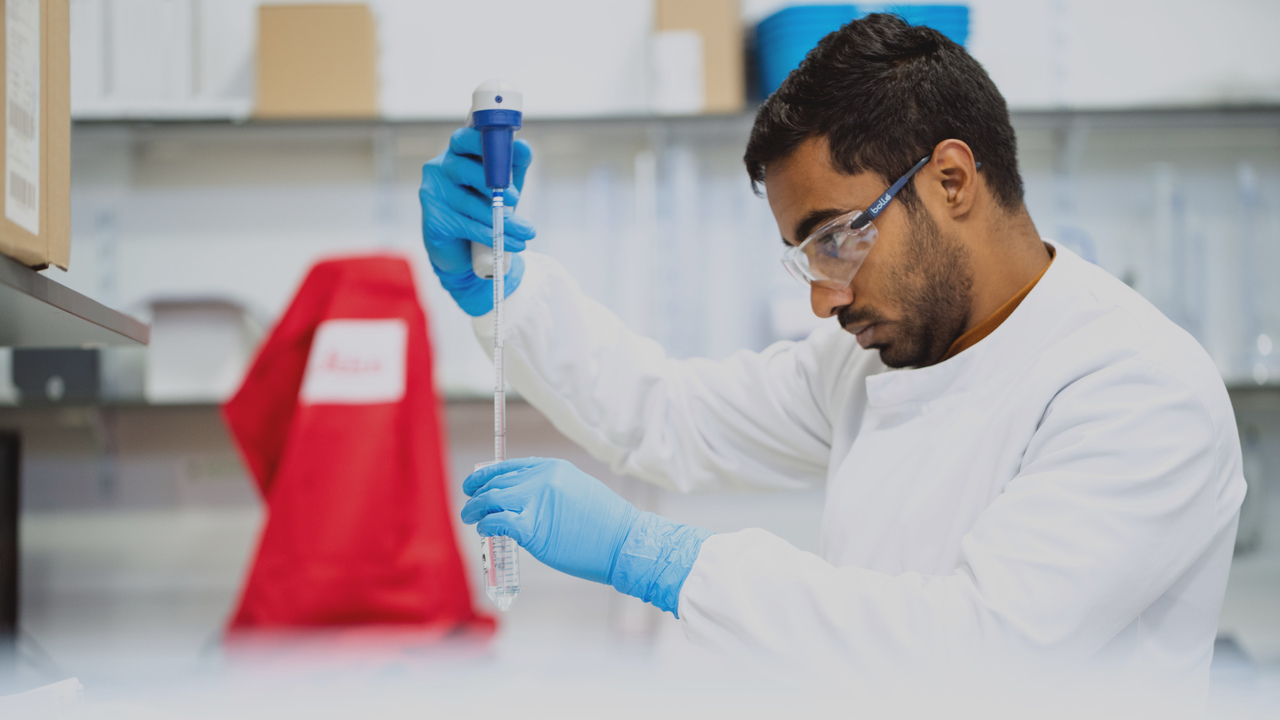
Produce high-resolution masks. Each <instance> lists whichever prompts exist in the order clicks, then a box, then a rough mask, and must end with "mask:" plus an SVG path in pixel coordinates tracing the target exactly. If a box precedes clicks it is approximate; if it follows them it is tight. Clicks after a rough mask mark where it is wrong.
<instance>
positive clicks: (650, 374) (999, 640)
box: [475, 247, 1245, 697]
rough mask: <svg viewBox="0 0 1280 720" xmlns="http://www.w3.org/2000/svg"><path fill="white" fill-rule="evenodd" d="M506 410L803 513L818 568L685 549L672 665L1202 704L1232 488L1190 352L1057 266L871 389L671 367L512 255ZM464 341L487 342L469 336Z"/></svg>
mask: <svg viewBox="0 0 1280 720" xmlns="http://www.w3.org/2000/svg"><path fill="white" fill-rule="evenodd" d="M526 260H527V263H528V265H527V272H526V274H525V278H524V281H523V285H522V286H521V287H520V288H519V289H518V291H517V292H515V293H514V294H513V295H512V296H511V298H510V299H509V301H508V303H507V306H506V308H507V310H506V311H507V321H508V322H507V333H508V334H507V346H506V347H507V350H506V352H507V356H506V361H507V368H508V373H509V380H510V383H511V385H512V386H513V387H514V388H516V389H518V390H519V391H520V393H521V394H522V395H523V396H524V397H525V398H527V399H528V401H529V402H530V403H532V404H533V405H534V406H535V407H537V408H538V409H539V410H541V411H542V412H543V413H545V414H546V416H547V417H548V418H550V420H551V421H552V422H553V423H554V424H555V426H556V427H557V428H559V429H560V430H561V431H562V432H563V433H565V434H566V435H567V436H568V437H570V438H571V439H573V440H574V441H576V442H577V443H579V444H581V445H582V446H583V447H584V448H586V449H587V450H588V451H590V452H591V453H592V454H593V455H594V456H596V457H598V458H600V459H601V460H603V461H605V462H607V463H609V465H610V466H611V467H612V468H613V470H614V471H616V472H618V473H623V474H627V475H632V476H635V477H639V478H643V479H646V480H649V481H652V482H654V483H657V484H659V485H662V486H666V487H669V488H674V489H677V490H681V491H702V490H722V489H736V490H752V489H763V490H789V489H802V488H811V487H815V486H821V487H825V488H826V505H825V509H824V513H823V519H822V528H821V548H820V551H819V553H818V554H817V555H814V554H812V553H808V552H804V551H801V550H799V549H797V548H795V547H794V546H792V545H790V544H788V543H787V542H785V541H783V540H782V539H780V538H778V537H776V536H774V535H772V534H770V533H769V532H766V531H764V530H759V529H748V530H742V531H740V532H733V533H723V534H717V535H714V536H713V537H711V538H710V539H708V540H707V541H706V543H705V544H704V545H703V547H702V551H701V554H700V556H699V558H698V560H697V562H696V563H695V564H694V566H693V569H692V571H691V572H690V574H689V576H688V579H687V580H686V582H685V584H684V587H683V590H682V592H681V595H680V602H679V607H678V614H679V617H680V620H681V622H682V623H683V624H684V629H685V633H686V635H687V636H688V637H689V638H690V639H691V640H692V641H694V642H695V643H698V644H700V645H703V646H709V647H712V648H719V649H726V650H731V651H742V650H749V651H750V650H756V651H764V652H765V654H768V655H771V656H774V657H781V658H789V659H795V660H800V661H804V662H808V663H813V662H818V663H822V664H827V665H828V666H829V664H830V663H837V664H840V665H842V666H848V667H850V668H853V669H855V670H863V671H870V670H871V669H875V668H880V669H883V668H885V667H893V666H900V667H902V668H904V669H905V668H911V667H915V668H920V667H924V666H925V665H926V664H929V663H935V662H947V661H949V660H955V659H957V658H959V659H964V658H978V657H989V658H1022V657H1040V658H1053V659H1054V660H1056V661H1065V662H1067V663H1080V664H1089V663H1092V664H1094V665H1097V666H1100V667H1102V668H1105V669H1106V670H1107V672H1112V671H1117V672H1127V673H1129V674H1130V676H1132V677H1137V678H1151V679H1153V680H1157V681H1161V680H1163V681H1169V682H1174V683H1177V684H1179V685H1180V686H1181V687H1182V689H1183V690H1187V689H1188V688H1189V687H1190V686H1188V685H1187V684H1186V683H1191V684H1192V686H1193V687H1190V691H1191V692H1192V694H1195V695H1198V696H1201V697H1202V696H1203V691H1204V689H1205V687H1207V685H1206V683H1207V679H1208V667H1209V661H1210V658H1211V656H1212V648H1213V641H1214V636H1215V632H1216V627H1217V621H1218V614H1219V611H1220V608H1221V604H1222V598H1223V593H1224V590H1225V586H1226V580H1227V571H1228V567H1229V564H1230V560H1231V554H1232V546H1233V543H1234V538H1235V532H1236V521H1237V518H1238V510H1239V507H1240V502H1241V500H1242V499H1243V497H1244V493H1245V483H1244V478H1243V476H1242V474H1241V460H1240V445H1239V440H1238V437H1237V434H1236V426H1235V420H1234V417H1233V414H1232V409H1231V405H1230V402H1229V400H1228V397H1227V393H1226V390H1225V388H1224V386H1223V383H1222V380H1221V379H1220V377H1219V375H1218V372H1217V370H1216V368H1215V366H1214V364H1213V362H1212V361H1211V360H1210V358H1209V357H1208V355H1207V354H1206V353H1205V352H1204V350H1203V349H1201V348H1200V346H1199V345H1198V344H1197V343H1196V342H1195V340H1194V339H1192V338H1191V337H1190V336H1189V335H1188V334H1186V333H1185V332H1183V331H1182V330H1181V329H1179V328H1178V327H1177V326H1175V325H1174V324H1173V323H1172V322H1170V321H1169V320H1168V319H1166V318H1165V317H1164V316H1163V315H1161V314H1160V313H1159V311H1157V310H1156V309H1155V308H1154V307H1153V306H1152V305H1150V304H1149V303H1148V302H1147V301H1146V300H1144V299H1143V298H1142V297H1141V296H1139V295H1138V294H1137V293H1135V292H1134V291H1133V290H1131V289H1130V288H1128V287H1126V286H1125V285H1124V284H1122V283H1120V282H1119V281H1117V280H1116V279H1114V278H1113V277H1111V276H1110V275H1108V274H1107V273H1105V272H1104V271H1102V270H1101V269H1099V268H1097V267H1095V266H1093V265H1091V264H1089V263H1087V262H1085V261H1083V260H1081V259H1080V258H1079V257H1078V256H1076V255H1074V254H1072V253H1071V252H1070V251H1069V250H1066V249H1064V248H1061V247H1059V248H1057V256H1056V259H1055V260H1054V262H1053V264H1052V265H1051V266H1050V268H1049V270H1048V272H1047V273H1046V274H1045V275H1044V277H1043V278H1042V279H1041V280H1040V282H1039V283H1038V284H1037V285H1036V286H1035V288H1034V289H1033V290H1032V291H1031V293H1030V294H1029V295H1028V296H1027V297H1026V299H1025V300H1024V301H1023V302H1022V304H1021V305H1020V306H1019V307H1018V308H1017V310H1016V311H1015V312H1014V313H1013V314H1012V316H1010V317H1009V318H1008V319H1007V320H1006V321H1005V322H1004V323H1003V324H1002V325H1000V326H999V327H998V328H997V329H996V330H995V331H994V332H993V333H992V334H991V335H990V336H988V337H987V338H985V339H984V340H982V341H981V342H979V343H978V344H977V345H975V346H974V347H971V348H969V349H968V350H965V351H964V352H962V353H960V354H959V355H957V356H956V357H953V358H951V359H949V360H947V361H945V362H942V363H939V364H938V365H935V366H932V367H927V368H922V369H911V370H889V369H887V368H886V367H885V366H884V365H883V364H882V363H881V362H880V360H879V355H878V353H876V352H875V351H866V350H863V349H861V348H860V347H859V346H858V345H857V343H856V341H855V340H854V338H853V336H852V335H850V334H848V333H846V332H844V331H843V330H842V329H841V328H839V327H838V326H836V324H835V323H834V322H832V324H831V325H830V326H829V327H827V328H825V329H821V330H818V331H816V332H814V333H813V334H812V335H811V336H810V337H809V338H807V339H805V340H803V341H800V342H780V343H776V344H774V345H772V346H771V347H769V348H767V349H766V350H764V351H763V352H758V353H756V352H739V353H737V354H735V355H733V356H732V357H730V358H729V359H728V360H725V361H723V362H712V361H709V360H700V359H695V360H684V361H677V360H672V359H669V358H667V357H665V355H664V353H663V351H662V348H661V347H659V346H658V345H657V344H656V343H655V342H653V341H651V340H649V339H646V338H643V337H640V336H638V335H636V334H634V333H631V332H629V331H628V330H627V329H626V328H624V327H623V325H622V324H621V322H620V321H619V320H618V319H617V318H616V317H615V316H614V315H613V314H612V313H610V312H609V311H608V310H606V309H605V308H604V307H603V306H601V305H600V304H598V303H596V302H594V301H592V300H591V299H589V298H587V297H585V296H584V295H583V294H582V293H581V291H580V290H579V289H578V287H577V285H576V284H575V283H574V282H573V280H572V279H571V278H570V277H569V276H568V275H567V274H566V273H565V271H564V270H563V269H562V268H561V267H560V266H559V265H558V264H557V263H555V262H554V261H553V260H551V259H549V258H546V257H543V256H538V255H537V254H534V253H527V254H526ZM475 330H476V333H477V337H478V338H479V339H480V340H481V342H482V344H487V343H488V342H489V340H490V339H491V337H492V336H491V334H490V322H489V318H488V316H486V317H484V318H477V319H476V322H475Z"/></svg>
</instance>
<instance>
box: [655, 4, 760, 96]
mask: <svg viewBox="0 0 1280 720" xmlns="http://www.w3.org/2000/svg"><path fill="white" fill-rule="evenodd" d="M655 29H656V30H657V31H658V32H659V33H661V32H667V31H676V30H694V31H697V32H698V34H699V35H701V36H702V69H703V74H704V78H703V87H704V88H705V93H706V103H705V104H704V106H703V112H706V113H735V112H741V111H742V109H743V108H744V107H746V104H747V89H746V73H745V69H744V67H743V66H744V55H745V51H744V49H743V40H742V38H743V33H742V12H741V10H740V9H739V6H738V0H658V2H657V18H656V23H655Z"/></svg>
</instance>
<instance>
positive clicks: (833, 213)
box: [782, 208, 850, 245]
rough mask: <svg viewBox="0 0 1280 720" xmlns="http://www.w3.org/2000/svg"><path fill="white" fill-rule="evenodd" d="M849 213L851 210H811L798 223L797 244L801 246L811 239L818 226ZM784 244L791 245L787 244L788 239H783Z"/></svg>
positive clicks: (796, 230)
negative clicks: (810, 234)
mask: <svg viewBox="0 0 1280 720" xmlns="http://www.w3.org/2000/svg"><path fill="white" fill-rule="evenodd" d="M847 212H850V209H849V208H823V209H820V210H810V211H809V214H807V215H805V216H804V217H803V218H801V219H800V222H798V223H796V229H795V235H794V237H795V238H796V243H795V244H796V245H799V244H800V243H802V242H804V241H805V240H806V239H807V238H808V237H809V233H811V232H813V229H814V228H816V227H818V225H820V224H822V223H824V222H826V221H828V220H830V219H831V218H833V217H837V216H839V215H843V214H845V213H847ZM782 242H783V244H784V245H790V244H791V243H788V242H787V239H786V238H783V239H782Z"/></svg>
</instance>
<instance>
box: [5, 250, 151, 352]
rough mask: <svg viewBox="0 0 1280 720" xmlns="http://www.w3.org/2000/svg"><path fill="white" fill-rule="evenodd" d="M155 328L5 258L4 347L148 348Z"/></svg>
mask: <svg viewBox="0 0 1280 720" xmlns="http://www.w3.org/2000/svg"><path fill="white" fill-rule="evenodd" d="M150 338H151V328H150V327H149V326H147V325H146V324H144V323H142V322H139V321H138V320H136V319H134V318H132V317H129V316H128V315H125V314H123V313H120V312H117V311H115V310H112V309H111V308H109V307H107V306H105V305H103V304H102V303H100V302H98V301H96V300H92V299H90V298H87V297H85V296H84V295H81V294H80V293H78V292H76V291H74V290H71V289H69V288H67V287H64V286H63V285H60V284H58V283H56V282H54V281H53V280H50V279H49V278H47V277H45V276H44V275H41V274H40V273H38V272H36V271H34V270H32V269H31V268H29V267H26V266H25V265H22V264H21V263H18V262H16V261H14V260H12V259H10V258H8V257H5V256H3V255H0V347H46V348H47V347H82V346H86V345H89V346H101V345H146V344H147V342H148V341H149V340H150Z"/></svg>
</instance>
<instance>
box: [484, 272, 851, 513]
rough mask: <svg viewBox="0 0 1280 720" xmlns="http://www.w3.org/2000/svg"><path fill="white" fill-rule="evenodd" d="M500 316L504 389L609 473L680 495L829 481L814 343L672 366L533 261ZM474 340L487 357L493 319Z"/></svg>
mask: <svg viewBox="0 0 1280 720" xmlns="http://www.w3.org/2000/svg"><path fill="white" fill-rule="evenodd" d="M505 313H506V315H505V317H504V319H503V324H504V326H505V327H506V352H505V362H506V371H507V378H508V382H509V383H510V385H511V386H512V387H513V388H515V389H516V390H518V391H519V393H520V395H521V396H522V397H524V398H525V399H526V400H528V401H529V402H530V403H531V404H532V405H533V406H534V407H536V408H538V410H540V411H541V412H542V413H543V414H544V415H546V416H547V418H549V419H550V420H551V422H552V424H554V425H555V427H556V428H557V429H558V430H560V431H561V432H562V433H564V434H565V435H566V436H568V437H569V438H570V439H572V440H573V441H574V442H576V443H578V444H579V445H581V446H582V447H583V448H585V449H586V450H587V451H588V452H589V453H591V454H592V455H593V456H594V457H596V458H597V459H599V460H601V461H603V462H606V463H608V464H609V466H610V468H611V469H612V470H613V471H614V472H616V473H619V474H625V475H631V476H634V477H639V478H642V479H645V480H648V481H650V482H653V483H656V484H658V485H661V486H664V487H668V488H672V489H677V490H681V491H692V490H711V489H764V490H788V489H802V488H807V487H812V486H813V485H815V484H818V483H821V482H822V481H823V479H824V478H825V476H826V461H827V458H828V456H829V454H830V448H831V436H832V428H831V422H830V420H829V419H828V414H827V408H826V407H825V405H824V402H823V401H822V400H821V399H825V398H828V397H830V395H831V392H830V387H829V385H830V380H829V378H828V377H826V376H824V373H823V369H822V367H820V365H821V363H820V355H821V352H822V349H821V347H820V343H816V342H813V341H805V342H798V343H792V342H784V343H778V344H775V345H773V346H772V347H770V348H768V349H766V350H765V351H763V352H760V353H751V352H739V353H736V354H734V355H733V356H732V357H730V358H729V359H727V360H725V361H723V362H713V361H709V360H704V359H690V360H674V359H671V358H668V357H666V355H665V353H664V352H663V350H662V347H661V346H660V345H658V343H656V342H654V341H653V340H650V339H648V338H645V337H642V336H640V335H638V334H636V333H633V332H630V331H629V330H627V328H626V327H624V326H623V324H622V322H621V321H620V320H619V319H618V318H617V317H616V316H615V315H614V314H613V313H611V312H610V311H609V310H608V309H606V308H605V307H604V306H603V305H601V304H599V303H597V302H595V301H594V300H592V299H590V298H588V297H587V296H586V295H584V294H583V293H582V291H581V290H580V289H579V288H578V286H577V284H576V283H575V282H574V280H573V279H572V278H571V277H570V276H569V275H568V273H566V272H565V270H564V269H563V268H562V267H561V266H560V265H559V264H558V263H556V262H555V261H554V260H552V259H550V258H548V257H546V256H539V255H538V254H536V253H526V270H525V276H524V280H523V283H522V285H521V287H520V288H519V290H518V291H516V292H515V293H513V294H512V295H511V297H510V298H508V300H507V304H506V308H505ZM474 329H475V332H476V337H477V339H478V340H479V341H480V343H481V345H482V346H483V347H484V348H485V349H486V352H491V348H492V313H491V314H489V315H486V316H483V317H480V318H476V319H475V321H474Z"/></svg>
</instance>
